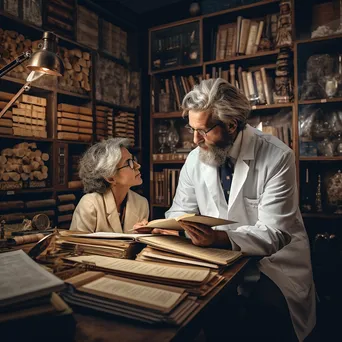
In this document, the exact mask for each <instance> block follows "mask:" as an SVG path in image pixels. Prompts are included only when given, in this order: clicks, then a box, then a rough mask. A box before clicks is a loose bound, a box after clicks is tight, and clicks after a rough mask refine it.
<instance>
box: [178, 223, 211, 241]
mask: <svg viewBox="0 0 342 342" xmlns="http://www.w3.org/2000/svg"><path fill="white" fill-rule="evenodd" d="M178 223H179V224H180V225H181V226H182V228H183V229H184V230H185V232H186V233H187V234H188V236H189V238H190V239H191V241H192V243H193V244H194V245H196V246H201V247H208V246H212V245H214V244H215V242H216V234H215V231H214V230H213V229H212V228H211V227H209V226H206V225H205V224H201V223H190V222H185V221H178Z"/></svg>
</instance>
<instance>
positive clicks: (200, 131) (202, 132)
mask: <svg viewBox="0 0 342 342" xmlns="http://www.w3.org/2000/svg"><path fill="white" fill-rule="evenodd" d="M219 125H220V124H219V123H217V124H215V125H214V126H212V127H210V128H209V129H207V130H204V129H196V128H192V127H191V126H190V125H186V126H185V127H186V128H187V129H188V130H189V132H190V133H191V134H194V133H195V132H197V133H198V134H199V135H201V136H202V137H206V136H207V134H208V133H209V132H210V131H211V130H213V129H214V128H215V127H216V126H219Z"/></svg>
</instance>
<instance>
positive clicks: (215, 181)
mask: <svg viewBox="0 0 342 342" xmlns="http://www.w3.org/2000/svg"><path fill="white" fill-rule="evenodd" d="M201 173H202V177H203V178H204V181H205V184H206V186H207V188H208V190H209V193H210V195H211V197H210V198H208V199H203V200H205V201H207V215H211V216H214V217H218V215H219V200H220V194H219V191H222V189H221V183H220V180H219V178H218V173H217V167H213V166H210V165H207V164H204V163H202V164H201Z"/></svg>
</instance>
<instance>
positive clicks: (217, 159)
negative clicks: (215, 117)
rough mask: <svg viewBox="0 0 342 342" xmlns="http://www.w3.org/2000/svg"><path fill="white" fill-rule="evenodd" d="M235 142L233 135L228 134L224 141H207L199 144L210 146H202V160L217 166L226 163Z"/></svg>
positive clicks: (200, 155)
mask: <svg viewBox="0 0 342 342" xmlns="http://www.w3.org/2000/svg"><path fill="white" fill-rule="evenodd" d="M233 143H234V139H233V137H232V136H231V135H227V138H226V139H225V140H224V141H221V142H219V143H216V144H215V145H209V144H206V143H205V142H202V143H200V144H198V146H199V147H201V146H206V147H207V148H208V149H207V150H205V149H203V148H200V151H199V159H200V161H201V162H202V163H205V164H207V165H210V166H215V167H219V166H222V165H224V163H225V161H226V159H227V157H228V156H229V151H230V150H231V148H232V146H233Z"/></svg>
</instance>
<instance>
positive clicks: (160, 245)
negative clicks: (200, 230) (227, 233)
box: [136, 235, 242, 272]
mask: <svg viewBox="0 0 342 342" xmlns="http://www.w3.org/2000/svg"><path fill="white" fill-rule="evenodd" d="M139 241H140V242H142V243H144V244H146V245H148V247H146V248H145V249H143V250H142V252H141V253H140V254H138V256H137V258H136V260H142V261H153V262H159V263H160V262H162V263H170V264H177V265H185V264H187V265H196V266H200V267H208V268H210V269H214V270H218V271H219V272H221V271H222V270H223V269H224V268H225V267H226V266H229V265H231V264H232V263H234V262H235V261H236V260H238V259H239V258H240V257H241V256H242V253H241V252H239V251H231V250H227V249H219V248H203V247H198V246H195V245H193V244H192V243H191V240H190V239H186V238H181V237H178V236H167V235H155V236H146V237H140V238H139Z"/></svg>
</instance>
